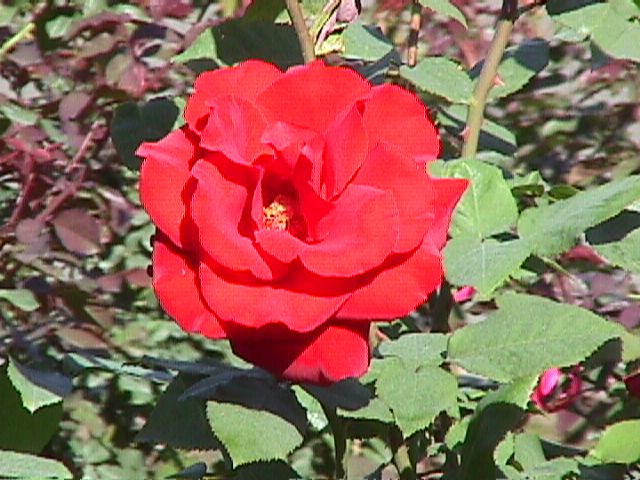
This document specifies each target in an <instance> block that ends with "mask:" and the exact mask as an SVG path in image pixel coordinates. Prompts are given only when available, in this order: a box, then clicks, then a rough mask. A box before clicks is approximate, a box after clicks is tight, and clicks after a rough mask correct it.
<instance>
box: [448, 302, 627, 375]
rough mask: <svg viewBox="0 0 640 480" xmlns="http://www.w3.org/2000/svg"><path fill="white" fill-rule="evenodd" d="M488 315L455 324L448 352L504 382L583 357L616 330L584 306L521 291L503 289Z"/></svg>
mask: <svg viewBox="0 0 640 480" xmlns="http://www.w3.org/2000/svg"><path fill="white" fill-rule="evenodd" d="M498 306H499V307H500V308H499V309H498V310H497V311H496V312H495V313H493V314H491V315H490V316H489V317H487V319H486V320H484V321H483V322H480V323H476V324H473V325H467V326H466V327H464V328H462V329H460V330H457V331H456V332H455V333H454V334H453V335H452V337H451V340H450V341H449V351H448V353H449V358H450V359H451V361H453V362H455V363H458V364H459V365H461V366H462V367H464V368H465V369H467V370H469V371H471V372H474V373H477V374H480V375H484V376H486V377H489V378H492V379H494V380H498V381H503V382H508V381H510V380H513V379H516V378H519V377H524V376H526V375H532V374H536V373H538V374H539V373H542V372H543V371H545V370H547V369H548V368H552V367H568V366H571V365H576V364H578V363H580V362H581V361H583V360H585V359H586V358H587V357H588V356H589V355H591V353H593V352H594V351H595V350H596V349H597V348H598V347H599V346H600V345H602V344H603V343H605V342H606V341H607V340H610V339H613V338H619V337H620V334H619V330H618V329H617V328H616V327H615V326H614V325H612V324H610V323H608V322H607V321H605V320H604V319H603V318H601V317H599V316H597V315H595V314H594V313H591V312H590V311H588V310H585V309H583V308H579V307H575V306H573V305H564V304H560V303H557V302H553V301H551V300H548V299H545V298H542V297H536V296H532V295H523V294H513V293H509V294H505V295H503V296H502V297H499V298H498Z"/></svg>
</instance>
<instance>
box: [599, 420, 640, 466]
mask: <svg viewBox="0 0 640 480" xmlns="http://www.w3.org/2000/svg"><path fill="white" fill-rule="evenodd" d="M639 438H640V420H625V421H622V422H618V423H614V424H613V425H611V426H609V427H607V429H606V430H605V431H604V433H603V434H602V437H600V439H599V440H598V443H597V445H596V446H595V448H594V449H593V450H592V451H591V452H590V453H591V455H593V456H594V457H596V458H598V459H599V460H601V461H602V462H605V463H634V462H637V461H638V460H640V442H638V439H639Z"/></svg>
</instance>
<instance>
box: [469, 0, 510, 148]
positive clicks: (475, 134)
mask: <svg viewBox="0 0 640 480" xmlns="http://www.w3.org/2000/svg"><path fill="white" fill-rule="evenodd" d="M517 15H518V1H517V0H503V2H502V11H501V12H500V19H499V20H498V25H497V26H496V33H495V34H494V36H493V41H492V42H491V47H490V48H489V53H487V58H486V59H485V61H484V65H482V71H481V72H480V77H479V78H478V83H477V84H476V88H475V89H474V90H473V96H472V97H471V105H470V106H469V113H468V114H467V126H466V127H465V131H466V138H465V141H464V145H463V147H462V156H463V157H474V156H475V155H476V152H477V151H478V140H479V139H480V129H481V128H482V122H483V120H484V107H485V105H486V103H487V97H488V95H489V91H490V90H491V88H492V87H493V85H494V84H495V79H496V74H497V72H498V65H500V60H502V55H503V54H504V51H505V49H506V48H507V43H508V42H509V35H510V34H511V30H512V29H513V23H514V22H515V20H516V18H517Z"/></svg>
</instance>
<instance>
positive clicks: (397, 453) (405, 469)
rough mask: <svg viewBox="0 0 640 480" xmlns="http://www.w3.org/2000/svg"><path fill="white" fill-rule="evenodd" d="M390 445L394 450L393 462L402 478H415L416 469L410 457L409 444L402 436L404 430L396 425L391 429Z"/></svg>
mask: <svg viewBox="0 0 640 480" xmlns="http://www.w3.org/2000/svg"><path fill="white" fill-rule="evenodd" d="M389 446H390V447H391V451H392V452H393V463H394V464H395V466H396V468H397V469H398V474H399V475H400V480H415V478H416V471H415V468H414V467H413V463H411V458H410V457H409V446H408V445H407V443H406V442H405V441H404V438H403V437H402V432H401V431H400V429H399V428H398V427H396V426H395V425H393V426H391V428H390V430H389Z"/></svg>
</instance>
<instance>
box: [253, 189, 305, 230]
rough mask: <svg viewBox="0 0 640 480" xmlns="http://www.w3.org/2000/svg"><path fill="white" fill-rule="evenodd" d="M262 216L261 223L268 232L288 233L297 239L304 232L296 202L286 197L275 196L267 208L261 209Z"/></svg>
mask: <svg viewBox="0 0 640 480" xmlns="http://www.w3.org/2000/svg"><path fill="white" fill-rule="evenodd" d="M262 216H263V218H262V222H263V223H264V226H265V228H267V229H269V230H279V231H281V232H283V231H289V233H291V234H292V235H295V236H297V237H299V236H302V235H303V234H304V232H305V230H306V228H305V222H304V218H302V215H300V212H299V211H298V204H297V202H296V201H295V200H294V199H292V198H291V197H289V196H287V195H277V196H276V197H275V198H274V199H273V201H272V202H271V203H270V204H269V205H268V206H266V207H262Z"/></svg>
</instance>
